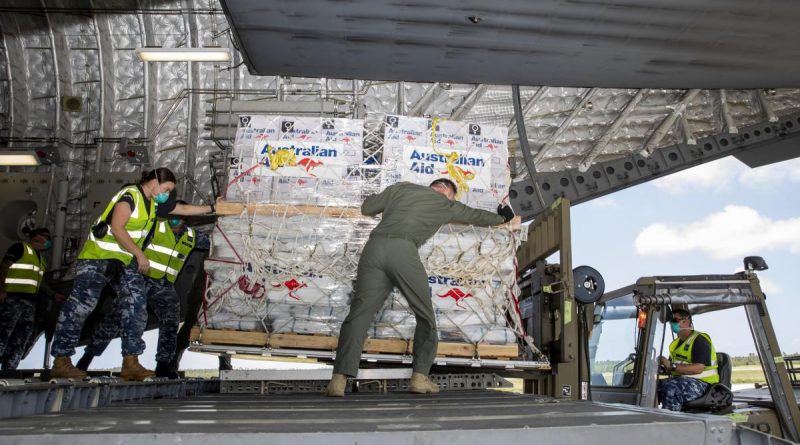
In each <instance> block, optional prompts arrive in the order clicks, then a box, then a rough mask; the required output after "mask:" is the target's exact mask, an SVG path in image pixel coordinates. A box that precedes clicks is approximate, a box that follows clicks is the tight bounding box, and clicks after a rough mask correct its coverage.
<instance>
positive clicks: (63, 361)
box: [50, 357, 86, 380]
mask: <svg viewBox="0 0 800 445" xmlns="http://www.w3.org/2000/svg"><path fill="white" fill-rule="evenodd" d="M50 377H51V378H54V379H78V380H81V379H83V378H84V377H86V373H85V372H83V371H81V370H80V369H78V368H76V367H74V366H72V359H70V358H69V357H56V359H55V361H54V362H53V369H51V370H50Z"/></svg>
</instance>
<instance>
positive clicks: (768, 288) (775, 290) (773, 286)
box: [758, 274, 783, 295]
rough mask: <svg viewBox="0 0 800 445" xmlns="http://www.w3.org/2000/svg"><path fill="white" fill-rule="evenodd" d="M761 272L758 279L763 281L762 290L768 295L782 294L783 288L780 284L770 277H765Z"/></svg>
mask: <svg viewBox="0 0 800 445" xmlns="http://www.w3.org/2000/svg"><path fill="white" fill-rule="evenodd" d="M762 275H763V274H760V275H759V276H758V281H759V282H760V283H761V290H762V291H764V293H765V294H767V295H775V294H780V293H781V292H783V288H781V287H780V286H778V284H777V283H776V282H774V281H772V280H770V279H768V278H765V277H763V276H762Z"/></svg>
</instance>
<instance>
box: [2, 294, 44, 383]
mask: <svg viewBox="0 0 800 445" xmlns="http://www.w3.org/2000/svg"><path fill="white" fill-rule="evenodd" d="M35 312H36V303H35V302H34V301H31V300H26V299H24V298H19V297H15V296H11V295H9V296H8V297H6V299H5V301H3V302H2V303H0V357H2V368H3V369H17V366H19V362H20V361H21V360H22V355H23V354H25V346H26V345H27V343H28V338H30V336H31V333H32V332H33V316H34V315H35Z"/></svg>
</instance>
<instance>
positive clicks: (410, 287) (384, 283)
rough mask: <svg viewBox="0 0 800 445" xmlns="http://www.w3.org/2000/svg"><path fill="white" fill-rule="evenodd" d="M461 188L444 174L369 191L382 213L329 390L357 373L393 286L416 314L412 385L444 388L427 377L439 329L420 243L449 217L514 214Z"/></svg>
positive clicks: (337, 393) (482, 221)
mask: <svg viewBox="0 0 800 445" xmlns="http://www.w3.org/2000/svg"><path fill="white" fill-rule="evenodd" d="M456 193H457V188H456V185H455V184H454V183H453V182H452V181H450V180H449V179H444V178H441V179H437V180H435V181H433V182H432V183H431V185H430V187H425V186H422V185H417V184H411V183H408V182H400V183H397V184H394V185H391V186H389V187H387V188H386V189H385V190H384V191H382V192H381V193H378V194H377V195H371V196H369V197H367V199H366V200H365V201H364V203H363V204H362V205H361V213H363V214H364V215H366V216H375V215H377V214H379V213H383V217H382V219H381V222H380V223H379V224H378V226H377V227H375V229H373V230H372V233H371V234H370V237H369V240H368V241H367V244H366V245H365V246H364V250H363V252H362V254H361V258H360V259H359V261H358V274H357V278H356V287H355V295H354V296H353V300H352V302H351V303H350V312H349V313H348V314H347V318H346V319H345V320H344V323H343V324H342V328H341V331H340V333H339V345H338V347H337V348H336V361H335V363H334V366H333V378H332V379H331V381H330V383H329V384H328V388H327V391H326V392H325V395H327V396H329V397H342V396H344V390H345V386H346V384H347V377H355V376H356V375H357V374H358V363H359V361H360V358H361V349H362V347H363V345H364V340H365V338H366V335H367V330H368V329H369V326H370V324H371V323H372V320H373V318H374V317H375V313H376V312H378V310H379V309H380V308H381V306H382V305H383V303H384V301H385V300H386V298H387V297H388V296H389V294H390V293H391V291H392V288H393V287H394V286H397V287H398V288H399V289H400V292H402V293H403V295H404V296H405V298H406V300H408V304H409V307H410V308H411V310H412V311H413V312H414V317H415V318H416V320H417V327H416V330H415V331H414V349H413V356H414V361H413V371H414V372H413V374H412V376H411V385H410V387H409V390H410V391H411V392H414V393H418V394H427V393H436V392H438V391H439V387H438V386H437V385H436V384H435V383H433V382H432V381H431V380H430V379H429V378H428V373H429V371H430V368H431V365H432V364H433V361H434V358H435V357H436V347H437V344H438V333H437V331H436V318H435V316H434V312H433V304H432V303H431V295H430V288H429V287H428V274H427V272H426V271H425V267H424V266H423V265H422V261H420V258H419V251H418V249H419V247H420V246H421V245H422V244H424V243H425V241H427V240H428V238H430V237H431V236H433V235H434V234H435V233H436V231H437V230H439V228H440V227H441V226H443V225H444V224H447V223H451V222H458V223H464V224H474V225H477V226H493V225H498V224H503V223H506V222H508V221H510V220H511V219H513V218H514V212H513V210H511V207H509V206H504V205H501V206H498V209H497V212H498V214H494V213H492V212H487V211H485V210H479V209H474V208H471V207H468V206H466V205H464V204H462V203H460V202H458V201H456V200H455V196H456Z"/></svg>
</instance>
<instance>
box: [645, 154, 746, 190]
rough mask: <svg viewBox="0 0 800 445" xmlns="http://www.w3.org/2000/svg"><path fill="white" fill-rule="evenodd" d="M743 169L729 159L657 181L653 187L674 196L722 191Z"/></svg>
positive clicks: (699, 166)
mask: <svg viewBox="0 0 800 445" xmlns="http://www.w3.org/2000/svg"><path fill="white" fill-rule="evenodd" d="M742 168H743V167H742V164H741V163H740V162H739V161H737V160H736V159H734V158H731V157H727V158H722V159H720V160H717V161H712V162H708V163H705V164H700V165H698V166H697V167H692V168H690V169H688V170H682V171H679V172H678V173H673V174H671V175H667V176H664V177H663V178H659V179H656V180H655V181H653V185H655V186H656V187H658V188H659V189H661V190H663V191H665V192H667V193H669V194H672V195H679V194H682V193H686V192H689V191H693V190H697V189H713V190H722V189H725V188H727V187H728V186H729V185H730V183H731V178H734V177H735V176H736V174H737V173H738V172H739V171H741V170H742Z"/></svg>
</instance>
